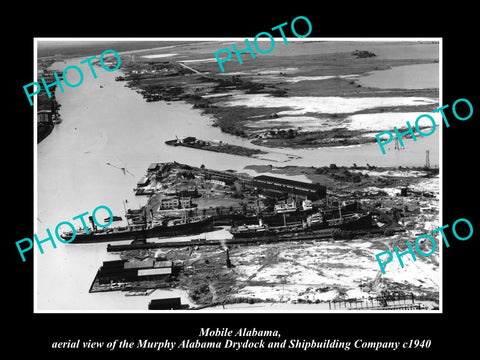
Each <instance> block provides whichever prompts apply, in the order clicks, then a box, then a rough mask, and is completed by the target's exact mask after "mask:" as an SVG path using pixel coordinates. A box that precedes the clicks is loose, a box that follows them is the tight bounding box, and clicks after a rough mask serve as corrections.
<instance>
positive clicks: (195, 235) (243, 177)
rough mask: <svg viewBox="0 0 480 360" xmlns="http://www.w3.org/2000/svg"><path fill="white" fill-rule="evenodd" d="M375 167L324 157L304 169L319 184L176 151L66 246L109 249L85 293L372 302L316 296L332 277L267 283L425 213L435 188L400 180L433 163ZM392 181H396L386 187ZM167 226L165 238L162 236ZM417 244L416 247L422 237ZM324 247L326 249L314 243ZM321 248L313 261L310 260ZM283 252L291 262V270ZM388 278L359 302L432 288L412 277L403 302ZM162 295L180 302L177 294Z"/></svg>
mask: <svg viewBox="0 0 480 360" xmlns="http://www.w3.org/2000/svg"><path fill="white" fill-rule="evenodd" d="M375 170H376V173H377V174H382V176H372V174H374V173H375V172H373V171H370V175H368V173H367V171H368V170H367V169H364V168H361V167H360V168H359V167H358V166H356V168H353V167H352V168H341V167H337V166H336V165H334V164H331V166H329V167H325V168H316V169H310V177H311V178H312V179H323V180H324V181H325V183H328V184H332V185H330V186H329V187H327V186H325V185H322V184H320V183H318V182H312V183H307V182H301V181H294V180H289V179H284V178H280V177H275V176H266V175H258V176H255V177H251V176H248V175H247V174H242V173H237V172H234V171H218V170H211V169H207V168H205V167H204V166H200V167H194V166H190V165H187V164H180V163H176V162H172V163H151V164H150V165H149V166H148V168H147V169H146V174H145V175H144V176H143V177H142V179H141V180H140V181H139V182H138V183H137V187H136V188H135V189H133V191H134V192H135V193H136V194H144V193H147V194H148V196H149V199H148V201H147V203H146V205H145V206H143V207H141V208H140V209H126V214H125V218H126V220H127V223H128V225H127V226H124V227H118V228H115V227H110V228H108V229H105V230H104V229H97V228H95V227H93V226H92V228H91V229H88V230H89V232H88V233H86V232H85V231H83V232H82V230H81V229H79V230H78V231H77V236H76V240H75V241H73V242H71V243H70V245H69V246H75V244H81V243H82V242H87V243H92V242H106V243H107V244H106V249H107V251H108V252H110V253H112V254H116V255H118V256H119V257H120V260H114V261H106V262H104V263H103V265H102V266H101V267H100V268H99V269H98V272H97V274H96V276H95V278H94V280H93V282H92V285H91V288H90V292H92V293H95V292H108V291H121V292H124V293H125V294H126V295H127V296H133V295H137V296H138V295H140V296H141V295H149V294H151V293H152V292H153V291H154V290H155V289H168V288H177V287H179V288H184V289H186V290H187V291H188V293H189V294H190V298H191V299H192V300H193V301H194V303H195V304H196V306H194V307H193V308H198V309H201V308H207V307H217V306H222V307H224V306H225V305H226V304H238V303H242V302H246V303H248V304H255V303H259V302H268V303H275V302H280V303H281V302H285V301H287V302H305V303H317V304H318V303H321V302H325V303H328V305H329V307H330V309H332V307H333V308H336V306H339V307H341V300H342V299H345V300H344V305H343V306H347V305H346V304H347V303H348V304H349V305H348V306H350V307H355V308H359V307H362V306H365V307H367V308H368V307H373V305H369V304H368V301H367V300H366V301H365V302H364V304H363V305H362V301H359V300H358V299H351V298H348V297H345V295H343V296H338V295H337V296H336V297H334V298H333V299H332V300H331V302H329V301H328V300H325V301H322V300H321V298H322V296H321V294H325V293H329V292H332V291H334V290H335V289H338V288H337V287H335V286H334V287H332V286H323V287H321V288H314V287H312V286H308V287H305V288H304V290H303V291H302V292H301V296H298V295H297V297H296V298H295V297H292V296H288V297H287V296H285V294H284V290H282V291H281V292H280V291H279V292H278V293H277V294H275V290H276V289H278V290H279V289H280V288H282V289H284V288H285V284H288V282H287V278H288V277H293V276H296V277H298V270H296V269H295V268H297V269H298V267H299V266H300V267H304V268H305V269H310V268H311V267H312V266H317V267H318V270H315V269H314V268H312V269H311V270H310V271H312V270H313V271H314V272H320V271H321V272H320V273H319V275H320V274H322V275H323V276H325V275H324V272H323V271H322V270H321V269H322V268H324V267H325V268H326V269H330V268H332V267H333V268H337V266H334V265H333V264H334V263H332V262H331V261H332V260H333V261H335V254H338V255H340V254H342V253H343V255H341V258H343V257H344V256H345V254H344V253H345V251H347V252H350V251H352V250H353V251H354V252H353V254H352V255H354V256H355V255H357V254H358V255H359V256H360V257H361V258H362V257H364V256H365V255H366V254H367V253H368V250H369V249H373V248H374V246H372V245H373V244H375V245H376V246H378V245H380V243H381V242H382V239H388V240H387V241H388V242H390V243H392V244H394V243H397V242H398V239H399V238H402V237H403V238H405V236H406V235H405V233H406V232H407V229H409V232H410V231H412V230H415V227H414V225H413V220H414V219H415V218H416V217H417V216H426V217H427V218H428V219H429V220H434V217H435V214H434V213H432V211H431V208H430V207H428V206H427V204H431V203H432V199H433V198H435V194H434V193H433V192H430V191H415V190H413V188H414V187H413V186H411V185H412V182H418V183H422V182H425V181H426V182H428V181H432V179H435V178H436V177H437V176H438V174H437V173H438V171H437V170H436V169H434V168H433V169H431V168H422V169H401V170H398V169H396V170H393V169H375ZM303 172H304V173H305V170H303ZM352 174H355V176H354V175H352ZM392 174H393V175H394V176H391V175H392ZM419 174H421V176H422V177H418V175H419ZM349 175H350V176H349ZM389 175H390V176H389ZM409 175H410V177H409ZM339 176H345V178H344V180H343V181H338V180H337V178H338V177H339ZM414 179H416V180H414ZM333 180H336V181H333ZM352 182H354V183H355V184H357V186H356V187H355V189H354V191H351V190H349V189H348V188H349V184H351V183H352ZM378 183H388V184H389V189H388V190H387V189H385V187H384V189H385V190H387V191H388V192H387V191H385V190H384V191H382V190H380V189H379V188H378V190H372V188H373V186H372V185H374V184H376V185H378ZM333 184H335V185H333ZM405 184H410V186H408V185H407V186H406V185H405ZM395 187H396V188H397V189H398V190H397V191H392V189H394V188H395ZM140 190H142V191H140ZM432 215H433V216H432ZM119 218H121V217H120V216H119ZM106 220H109V221H110V219H106ZM401 224H404V226H402V225H401ZM92 225H94V223H93V222H92ZM187 225H188V226H187ZM69 235H70V233H65V234H64V235H63V236H64V237H65V238H68V236H69ZM172 236H177V238H175V239H170V238H171V237H172ZM179 236H181V237H179ZM164 238H169V239H165V240H164ZM126 239H128V240H131V242H129V243H126V244H125V243H123V244H120V245H116V244H115V240H126ZM323 244H324V245H323ZM327 244H328V245H327ZM337 244H338V246H339V247H341V248H343V249H344V250H343V251H340V252H339V253H337V251H339V250H336V249H332V248H331V247H332V245H333V246H335V245H337ZM421 246H422V247H421V248H422V249H425V246H427V245H425V244H422V245H421ZM329 248H330V256H329V255H328V252H329ZM314 249H316V250H315V253H313V254H311V251H312V250H314ZM348 249H350V250H348ZM355 249H356V250H355ZM305 251H307V252H306V253H304V255H303V256H304V258H310V257H311V259H309V262H310V261H313V263H311V264H310V265H306V264H303V263H302V262H303V261H302V260H300V259H298V260H295V259H296V257H297V256H298V255H299V254H300V253H302V252H305ZM324 251H326V255H327V257H326V258H325V257H324V256H325V255H321V254H322V252H324ZM295 254H296V255H295ZM307 254H308V255H307ZM332 257H333V259H332ZM322 258H323V259H324V260H323V261H322V262H323V265H319V263H318V261H319V259H322ZM289 263H290V264H291V265H292V266H294V267H292V268H291V270H288V267H289V266H288V265H287V264H289ZM314 264H316V265H314ZM269 268H271V269H272V270H273V269H275V268H278V269H277V270H276V271H278V274H279V276H280V277H279V278H278V280H274V281H273V282H271V281H268V280H262V279H261V278H262V277H261V275H260V274H261V273H262V272H268V269H269ZM347 268H348V266H347ZM326 269H325V270H326ZM250 272H251V273H250ZM296 273H297V275H295V274H296ZM280 274H281V275H280ZM247 275H248V276H247ZM370 275H371V278H370V279H368V278H365V279H363V280H362V281H360V282H359V284H358V285H357V289H359V290H360V291H361V292H362V293H363V294H364V296H365V295H367V294H369V295H368V296H370V297H372V294H376V292H377V291H378V290H379V288H380V289H382V284H379V283H378V281H377V280H376V277H377V278H378V276H376V275H377V273H376V271H375V270H374V269H373V267H372V270H371V274H370ZM245 276H246V278H245ZM335 276H338V274H336V275H335ZM277 277H278V276H277ZM255 285H260V286H261V287H267V288H270V291H269V292H268V294H269V295H270V296H269V297H264V296H262V293H258V292H257V291H255V290H254V291H252V290H249V291H248V290H247V289H249V288H251V287H252V286H253V287H254V288H255ZM383 285H385V284H383ZM261 287H260V288H261ZM392 287H393V288H394V289H395V291H392V290H390V289H388V288H387V287H385V286H384V287H383V289H382V290H381V291H380V293H381V296H380V297H379V298H380V300H379V299H378V297H375V299H373V298H372V299H371V304H373V302H375V307H376V308H381V307H382V304H385V303H387V304H388V303H389V301H388V300H392V301H390V306H392V307H393V308H395V309H399V308H402V307H404V308H419V309H420V308H423V307H422V305H421V302H418V299H428V300H430V301H432V300H435V296H434V295H433V292H431V291H430V290H427V289H422V287H419V288H418V292H417V293H416V298H417V304H415V300H414V297H413V295H412V296H411V294H410V292H408V293H407V292H406V291H405V289H406V286H402V285H401V284H394V285H393V286H391V287H390V288H392ZM278 290H277V291H278ZM337 291H338V290H337ZM266 294H267V293H266V292H264V294H263V295H266ZM344 294H346V293H344ZM299 295H300V294H299ZM432 295H433V297H432ZM405 299H408V301H407V302H405ZM339 300H340V301H339ZM401 300H403V303H402V302H401ZM336 302H338V303H340V304H336ZM163 306H167V307H169V306H173V307H177V308H178V309H182V308H183V309H188V308H189V307H188V306H184V305H182V304H176V305H172V304H167V303H165V304H163ZM384 307H385V306H384ZM151 308H152V309H155V307H151ZM386 308H388V306H386Z"/></svg>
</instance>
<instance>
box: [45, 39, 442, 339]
mask: <svg viewBox="0 0 480 360" xmlns="http://www.w3.org/2000/svg"><path fill="white" fill-rule="evenodd" d="M134 43H135V42H132V43H128V42H125V43H123V42H116V43H111V44H106V45H105V46H107V47H105V48H102V49H100V48H99V47H100V46H99V45H98V46H92V47H91V50H90V51H87V50H88V49H89V48H88V47H86V48H85V49H82V50H78V52H74V53H75V56H77V57H73V56H71V57H69V56H68V54H67V53H65V54H64V55H62V51H63V50H62V49H61V48H58V49H55V51H54V52H52V51H50V52H49V51H48V49H46V48H42V46H40V47H39V50H40V51H42V56H41V57H40V58H39V67H38V69H39V70H38V71H39V73H38V75H39V76H41V77H45V78H46V79H50V80H52V76H53V75H52V74H54V73H55V72H56V73H58V74H62V73H63V71H64V69H65V68H68V67H69V66H72V65H75V64H78V63H79V61H81V60H82V59H85V58H87V57H88V56H89V55H91V54H95V53H96V54H99V53H101V52H102V51H105V49H115V51H116V53H117V54H118V55H119V58H120V59H121V64H122V66H121V67H120V68H118V70H116V71H115V72H113V73H111V72H110V71H98V72H97V75H98V78H96V79H93V80H92V79H89V78H88V77H85V79H84V80H83V82H82V86H79V87H77V88H75V89H74V90H75V91H65V92H62V91H60V90H61V89H58V88H55V87H54V86H52V87H51V88H50V91H51V92H52V97H51V98H48V99H47V98H46V97H45V96H44V94H43V93H39V94H38V97H37V99H38V102H39V108H38V114H37V116H38V123H37V126H38V138H37V141H38V142H39V144H38V150H39V151H38V161H39V166H38V169H39V177H38V194H37V196H38V204H39V207H38V213H36V217H37V218H36V221H37V225H38V227H39V230H38V231H39V232H38V233H42V234H43V233H45V229H44V228H45V226H46V224H56V223H58V221H59V220H61V219H65V218H68V216H71V214H76V213H80V212H82V211H84V209H89V208H92V206H93V207H94V206H97V205H98V203H99V201H100V200H99V199H101V201H102V203H104V204H108V207H109V208H110V209H111V211H112V212H111V213H110V214H108V216H107V215H103V214H102V216H97V218H96V219H91V218H90V219H88V221H87V219H85V223H84V224H83V225H84V228H83V229H82V228H79V229H75V231H73V229H72V228H68V227H66V229H64V228H62V229H61V232H60V231H59V235H60V236H61V239H62V243H63V244H62V246H61V247H58V248H57V249H56V251H55V252H53V251H52V252H50V253H45V254H44V255H42V257H40V259H39V262H38V266H37V271H38V275H39V276H38V279H39V280H38V281H39V284H38V289H39V291H38V299H39V307H40V308H42V309H57V308H61V309H72V308H75V309H77V310H78V309H82V310H83V309H92V310H98V309H103V310H107V311H118V310H122V311H124V310H136V311H138V310H141V311H147V312H148V311H150V312H153V311H170V310H175V311H179V312H181V311H185V312H191V311H198V312H201V311H205V312H208V311H212V312H223V311H232V312H235V311H246V312H283V311H289V310H295V311H306V312H329V311H332V312H335V311H340V312H344V311H352V312H353V311H364V310H367V311H407V310H421V311H429V310H437V309H438V308H439V306H440V285H441V273H440V271H439V270H440V254H439V252H438V251H437V252H435V253H432V255H431V256H428V257H425V256H419V257H418V259H417V261H415V262H414V261H412V259H411V258H409V257H407V256H404V257H403V261H404V264H403V265H405V266H400V264H399V263H398V262H394V261H392V262H390V263H388V264H385V266H386V267H387V271H386V273H382V271H381V269H380V268H379V266H378V262H377V260H376V258H375V255H376V254H379V253H382V252H388V251H390V252H392V251H393V249H398V251H399V252H404V251H406V250H407V249H408V245H407V244H410V245H412V244H413V245H415V239H416V238H418V236H419V235H420V234H426V233H428V232H430V231H431V230H433V229H435V228H438V227H439V226H440V223H439V222H440V213H439V204H440V195H441V189H440V183H439V179H440V169H439V164H440V161H439V146H438V139H439V136H438V132H436V133H434V134H432V136H428V137H425V138H421V139H418V141H416V142H413V141H411V139H409V138H405V139H404V141H403V142H402V143H399V142H398V141H392V142H391V143H389V144H386V145H385V148H386V150H387V154H386V155H383V154H382V153H381V152H380V151H378V144H377V143H376V140H375V137H374V136H373V135H374V134H375V133H378V131H383V130H385V129H388V128H392V127H393V126H395V125H397V126H398V127H399V129H400V131H403V130H404V129H403V128H401V126H402V125H404V124H405V121H406V120H408V119H412V118H416V117H418V114H421V113H426V112H429V111H431V110H432V109H434V108H436V107H438V106H439V101H438V94H439V89H438V79H437V77H438V71H437V70H438V43H435V42H434V41H432V42H428V41H425V42H416V41H409V42H407V41H404V42H402V41H399V42H398V43H396V42H391V43H389V42H385V43H375V42H369V41H359V42H354V43H342V42H339V43H338V44H337V43H335V41H325V42H322V41H316V40H311V41H308V42H299V41H297V42H291V43H289V44H288V47H286V46H285V44H282V43H281V42H280V43H278V45H277V46H276V47H275V55H267V56H258V58H256V59H254V60H253V61H252V59H248V57H247V56H245V58H243V60H244V62H243V64H242V63H237V62H234V61H232V62H229V63H228V69H227V70H228V72H220V70H219V69H218V64H217V63H216V62H215V61H211V60H212V58H209V56H210V57H212V54H213V53H214V52H215V51H216V50H218V49H221V48H223V47H225V46H227V45H226V44H221V43H219V42H216V41H206V42H203V43H202V42H195V41H193V42H191V41H188V40H185V41H181V40H178V41H171V42H169V41H158V42H151V43H149V44H150V45H149V46H151V47H150V48H142V47H141V44H138V43H137V44H134ZM145 46H146V45H145ZM418 54H420V55H418ZM247 55H248V54H247ZM387 55H388V56H387ZM213 60H214V59H213ZM115 64H116V63H114V64H106V66H112V65H115ZM292 64H295V66H293V65H292ZM93 66H97V67H99V66H101V64H97V63H95V64H93ZM409 71H412V72H414V71H418V72H421V73H422V74H425V76H407V75H408V74H409ZM397 72H399V73H400V74H401V75H398V74H397ZM387 73H388V74H390V73H394V74H397V76H398V77H400V78H405V79H407V80H408V81H402V82H399V83H394V80H391V79H393V78H392V77H385V78H384V77H382V76H381V75H383V74H387ZM68 75H69V81H70V82H71V83H73V84H76V83H78V82H79V79H76V78H75V75H78V74H76V73H75V72H71V73H69V74H68ZM70 77H71V79H70ZM387 78H388V81H387V80H385V79H387ZM372 79H373V80H372ZM379 79H380V80H379ZM50 80H49V81H50ZM431 80H432V81H431ZM47 82H48V81H47ZM419 82H422V83H421V84H419ZM49 83H50V82H49ZM77 99H82V101H81V102H78V101H77ZM107 105H108V106H107ZM60 111H61V114H60ZM434 119H435V121H437V120H438V119H437V118H436V117H435V116H434ZM439 119H440V120H441V118H439ZM40 141H41V142H40ZM404 143H405V144H404ZM73 164H75V165H73ZM52 175H53V176H52ZM95 220H96V221H95ZM102 221H103V223H102ZM107 224H109V225H107ZM59 230H60V229H59ZM42 231H43V232H42ZM417 246H418V247H417V249H419V251H421V252H422V253H429V251H430V250H431V247H432V244H431V243H430V242H429V241H418V244H417ZM59 267H62V268H64V269H68V270H69V271H65V272H58V271H57V269H58V268H59ZM52 274H55V275H52ZM67 274H68V276H67ZM52 276H54V279H55V280H54V281H51V279H53V278H52ZM47 279H50V280H48V281H47ZM52 284H55V285H56V286H55V287H54V286H53V285H52ZM60 294H61V295H60ZM192 344H194V343H190V345H192ZM185 346H187V344H185Z"/></svg>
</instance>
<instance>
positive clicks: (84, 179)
mask: <svg viewBox="0 0 480 360" xmlns="http://www.w3.org/2000/svg"><path fill="white" fill-rule="evenodd" d="M81 60H83V58H77V59H69V60H67V61H66V63H55V64H53V65H52V69H55V70H60V71H63V68H65V67H66V66H69V65H78V64H79V62H80V61H81ZM96 73H97V75H98V78H97V79H94V78H92V77H91V75H90V73H89V72H88V73H87V72H85V74H84V75H85V76H84V81H83V83H82V84H81V85H80V86H78V87H76V88H68V87H66V86H65V88H64V90H65V92H63V93H62V92H60V90H59V89H58V88H57V90H56V97H57V99H58V101H59V103H60V104H61V105H62V108H61V109H60V113H61V117H62V119H63V122H62V123H61V124H59V125H56V126H55V129H54V130H53V132H52V133H51V134H50V135H49V136H48V137H47V138H46V139H45V140H44V141H42V142H41V143H40V144H39V145H38V147H37V162H36V166H37V179H36V186H37V192H36V194H37V204H36V205H37V212H36V217H37V223H36V226H37V227H36V230H35V233H36V234H38V236H39V239H44V238H46V237H47V235H46V228H49V229H50V230H51V231H52V232H53V230H54V229H55V226H56V225H57V224H58V223H59V222H60V221H70V222H73V223H74V224H75V225H76V226H79V225H80V222H79V220H76V221H72V218H73V217H74V216H76V215H79V214H81V213H84V212H86V211H88V212H89V214H91V213H92V211H93V209H95V208H96V207H97V206H99V205H106V206H108V207H109V208H110V209H112V211H113V213H114V214H115V215H120V216H122V215H123V214H124V204H123V201H124V200H126V201H127V203H126V204H127V208H137V207H138V206H139V205H142V204H144V203H145V201H146V198H145V197H138V196H135V195H134V192H133V189H134V188H135V186H136V183H137V181H138V180H139V179H140V178H141V177H142V176H143V175H144V174H145V173H146V169H147V167H148V165H149V164H150V163H152V162H167V161H177V162H180V163H186V164H190V165H193V166H200V165H202V164H203V165H205V166H206V167H207V168H212V169H218V170H226V169H233V170H237V171H243V172H247V173H250V174H252V175H254V174H255V173H254V172H253V171H251V170H250V171H247V170H244V169H243V168H244V167H245V166H246V165H251V164H273V165H279V166H284V165H306V166H323V165H329V164H331V163H336V164H337V165H352V164H353V163H356V164H357V165H364V164H365V163H367V162H368V163H370V164H371V165H379V166H381V165H390V166H392V165H393V166H395V165H397V166H398V165H403V166H408V165H410V166H420V165H423V164H424V162H425V150H426V149H429V150H430V161H431V163H432V165H435V164H438V131H437V132H436V133H435V134H434V135H432V136H430V137H428V138H421V139H419V140H418V141H417V142H412V141H411V140H406V141H405V143H406V148H405V149H404V150H402V151H390V152H388V153H387V155H382V154H381V151H380V149H379V147H378V145H376V144H370V145H361V146H355V147H348V148H325V149H301V150H291V149H274V152H275V154H276V155H278V154H279V153H280V154H287V153H288V154H294V155H297V156H300V157H301V158H300V159H296V160H291V161H289V162H278V163H277V162H272V161H268V160H262V159H252V158H246V157H239V156H233V155H227V154H219V153H214V152H207V151H196V150H194V149H188V148H178V147H170V146H167V145H165V144H164V141H165V140H168V139H173V138H175V136H178V137H183V136H187V135H193V136H196V137H198V138H203V139H218V140H222V141H224V142H228V143H232V144H237V145H244V146H245V145H248V146H251V147H258V146H253V145H251V144H249V143H248V141H247V140H245V139H241V138H238V137H235V136H231V135H228V134H224V133H222V132H221V131H220V130H219V128H215V127H212V126H211V124H212V120H211V119H210V118H208V117H206V116H202V115H200V112H199V111H197V110H194V109H192V108H191V105H188V104H185V103H183V102H172V103H171V104H167V103H165V102H150V103H148V102H145V101H144V100H143V98H142V97H141V95H139V94H137V93H136V92H134V91H132V90H131V89H129V88H127V87H125V86H124V85H125V83H124V82H116V81H115V80H114V79H115V77H116V76H119V75H121V71H120V70H118V71H115V72H110V73H109V72H106V71H104V70H103V69H101V68H98V67H96ZM74 75H75V73H73V72H69V77H68V80H69V81H70V82H71V83H76V81H77V79H75V78H74ZM392 147H393V146H392ZM258 148H260V147H258ZM266 150H267V151H270V150H271V149H266ZM275 154H274V155H275ZM273 157H274V156H273ZM280 158H281V159H285V157H281V156H280ZM121 168H125V172H124V171H122V170H121ZM277 176H278V175H277ZM294 179H299V180H304V179H305V178H304V177H302V176H299V177H294ZM98 214H99V218H100V219H103V217H106V216H107V214H106V213H102V212H101V211H99V212H98ZM35 251H36V253H35V257H34V261H35V266H34V267H35V269H36V271H35V276H36V281H35V284H36V286H35V303H36V310H37V311H45V312H50V311H54V312H57V311H66V312H70V311H89V312H92V311H100V312H109V311H143V310H146V309H147V305H148V302H149V301H150V299H152V298H158V297H172V296H181V297H182V302H183V303H189V301H188V298H187V297H186V294H185V292H183V291H181V290H175V291H159V290H157V291H156V292H154V293H153V294H152V295H150V296H148V297H144V296H134V297H125V296H124V294H123V293H121V292H109V293H97V294H89V293H88V289H89V287H90V284H91V282H92V280H93V278H94V276H95V273H96V271H97V269H98V268H99V267H100V266H101V264H102V262H103V261H106V260H113V259H117V258H118V257H117V256H116V255H112V254H109V253H107V252H106V244H83V245H73V244H71V245H68V244H67V245H66V244H62V243H57V248H56V249H53V248H52V246H51V244H50V243H44V251H45V253H44V254H40V252H39V251H38V249H37V250H35Z"/></svg>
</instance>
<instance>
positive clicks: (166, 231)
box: [70, 219, 213, 244]
mask: <svg viewBox="0 0 480 360" xmlns="http://www.w3.org/2000/svg"><path fill="white" fill-rule="evenodd" d="M212 230H213V221H212V219H205V220H201V221H198V222H194V223H186V224H179V225H174V226H156V227H153V228H150V229H144V230H127V231H111V232H104V233H98V232H96V233H95V232H91V233H90V234H84V233H82V234H77V235H76V236H75V239H74V240H73V241H72V242H70V244H83V243H99V242H107V241H122V240H136V239H143V238H153V237H174V236H181V235H193V234H201V233H204V232H209V231H212Z"/></svg>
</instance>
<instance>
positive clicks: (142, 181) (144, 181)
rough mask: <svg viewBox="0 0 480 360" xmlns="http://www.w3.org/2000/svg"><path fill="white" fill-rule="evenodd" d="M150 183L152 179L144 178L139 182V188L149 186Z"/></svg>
mask: <svg viewBox="0 0 480 360" xmlns="http://www.w3.org/2000/svg"><path fill="white" fill-rule="evenodd" d="M149 183H150V179H149V178H148V177H146V176H144V177H142V178H141V179H140V180H139V181H138V182H137V186H147V185H148V184H149Z"/></svg>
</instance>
